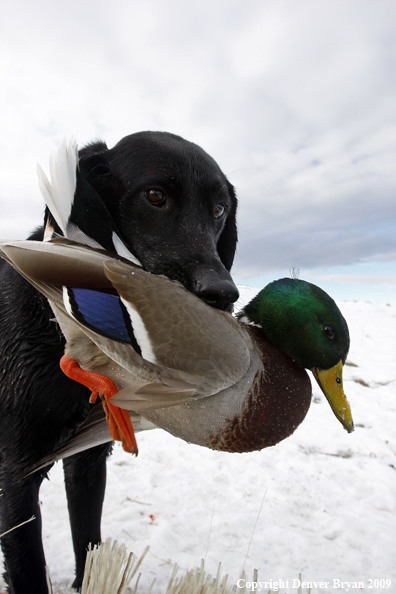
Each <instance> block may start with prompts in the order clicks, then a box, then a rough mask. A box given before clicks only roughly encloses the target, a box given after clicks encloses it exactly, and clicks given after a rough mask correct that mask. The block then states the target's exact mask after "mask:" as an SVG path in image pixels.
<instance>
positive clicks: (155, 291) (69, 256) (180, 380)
mask: <svg viewBox="0 0 396 594" xmlns="http://www.w3.org/2000/svg"><path fill="white" fill-rule="evenodd" d="M0 250H1V251H2V252H3V256H4V257H6V259H7V260H8V261H9V262H10V263H12V264H13V265H14V266H15V267H16V268H17V269H18V271H19V272H20V273H21V274H22V275H23V276H25V278H27V280H29V282H31V283H32V284H33V285H34V286H35V287H36V288H37V289H38V290H39V291H40V292H42V293H43V294H44V295H45V296H46V297H47V298H48V299H49V300H50V302H51V305H52V307H53V309H54V308H55V309H56V308H57V309H58V311H56V312H55V313H56V315H57V317H58V320H60V319H61V318H62V321H61V326H62V329H63V330H64V331H65V324H67V323H70V324H72V325H77V326H78V327H79V329H80V330H81V331H82V332H84V334H85V335H86V336H88V337H89V338H90V339H91V340H92V342H94V343H95V344H96V345H97V346H98V347H99V349H100V350H102V352H104V353H105V354H106V355H107V356H108V357H110V359H112V360H113V361H114V362H115V363H117V365H119V366H121V367H123V368H124V369H125V370H126V371H130V372H131V373H135V374H136V373H137V372H139V370H144V373H145V375H146V377H147V373H148V374H149V377H150V378H151V381H147V382H145V385H144V386H143V387H142V385H141V384H139V385H133V384H132V385H130V387H128V388H126V389H125V390H123V391H121V392H119V393H118V394H117V395H116V396H115V397H113V398H114V404H116V405H118V402H119V403H120V405H121V406H122V407H123V408H128V409H129V410H148V409H152V408H161V407H163V406H174V405H177V404H181V403H183V402H188V401H189V400H190V399H191V398H200V397H204V396H209V395H212V394H215V393H217V392H219V391H221V390H224V389H225V388H227V387H229V386H231V385H233V384H234V383H236V382H237V381H239V379H240V378H241V377H242V376H243V375H244V374H245V373H246V371H247V369H248V367H249V364H250V351H251V348H252V345H251V341H250V339H249V337H248V335H247V333H246V332H245V331H244V330H242V329H241V327H240V326H239V325H238V323H237V322H236V321H235V320H234V319H233V318H232V316H230V315H229V314H226V313H224V312H221V311H219V310H215V309H213V308H211V307H209V306H208V305H206V304H205V303H203V302H202V301H201V300H199V299H198V298H197V297H196V296H194V295H192V294H191V293H189V292H188V291H187V290H186V289H184V287H182V285H180V284H179V283H177V282H174V281H170V280H169V279H167V278H165V277H160V276H156V275H152V274H150V273H147V272H144V271H143V270H141V269H140V268H138V267H137V266H134V265H132V264H130V263H127V262H126V261H121V260H120V261H118V260H114V258H111V257H109V255H108V254H107V253H106V252H103V251H99V250H94V249H90V248H88V247H86V246H81V245H77V244H74V243H73V242H70V241H67V240H64V239H62V240H58V241H55V242H32V241H27V242H1V243H0ZM44 281H45V282H44ZM55 283H58V284H55ZM64 283H67V284H68V285H69V287H72V288H68V289H67V288H65V287H63V288H62V287H61V286H60V285H63V284H64ZM109 284H110V285H111V286H112V287H114V288H115V289H116V291H117V292H118V295H106V293H102V292H101V293H96V292H94V294H93V295H95V294H96V295H97V297H100V298H96V297H95V298H93V297H91V296H90V293H89V291H90V290H91V289H92V288H95V287H96V288H103V287H108V286H109ZM73 287H82V288H79V289H78V291H77V290H76V289H73ZM70 293H71V294H72V297H73V300H74V305H71V297H70ZM114 299H115V300H118V301H119V300H120V301H121V302H122V307H123V315H119V316H118V318H117V319H116V318H115V317H112V318H111V320H110V322H111V324H110V326H113V327H116V329H117V328H118V326H117V324H120V325H121V326H122V325H123V324H124V321H125V318H127V321H129V323H130V324H129V325H130V327H131V328H132V330H133V335H134V337H135V338H136V342H137V345H138V349H136V348H134V346H133V344H132V342H129V343H128V342H127V341H125V340H117V339H116V336H115V335H114V332H109V331H108V330H106V324H105V325H103V320H105V322H106V323H107V319H106V316H107V317H109V316H110V313H109V312H110V311H111V307H110V304H109V301H110V300H114ZM84 300H85V302H86V305H85V310H84V307H83V306H84V303H83V301H84ZM106 300H108V301H106ZM99 306H100V307H99ZM78 308H80V309H78ZM77 309H78V311H77ZM86 312H87V313H86ZM58 314H60V315H58ZM78 314H79V315H78ZM124 314H125V315H124ZM62 322H63V324H62ZM108 326H109V325H108V324H107V327H108ZM121 329H122V328H121ZM66 330H67V328H66ZM123 330H124V331H125V328H123ZM65 335H66V337H67V332H65ZM139 353H140V354H141V355H142V356H141V357H140V355H139ZM147 384H149V385H147Z"/></svg>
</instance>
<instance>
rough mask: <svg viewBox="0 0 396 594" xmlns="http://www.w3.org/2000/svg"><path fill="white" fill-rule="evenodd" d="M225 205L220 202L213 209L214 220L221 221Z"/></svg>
mask: <svg viewBox="0 0 396 594" xmlns="http://www.w3.org/2000/svg"><path fill="white" fill-rule="evenodd" d="M225 209H226V207H225V204H223V202H220V203H219V204H216V206H215V209H214V217H215V219H221V217H222V216H223V215H224V213H225Z"/></svg>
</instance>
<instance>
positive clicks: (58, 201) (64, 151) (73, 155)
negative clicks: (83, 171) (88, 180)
mask: <svg viewBox="0 0 396 594" xmlns="http://www.w3.org/2000/svg"><path fill="white" fill-rule="evenodd" d="M77 163H78V152H77V143H76V141H75V140H71V141H70V142H69V144H67V143H66V140H65V139H64V140H63V142H62V144H61V145H60V147H59V148H58V150H57V151H55V150H54V151H52V153H51V157H50V163H49V165H50V177H51V181H49V180H48V178H47V176H46V175H45V173H44V171H43V170H42V168H41V167H40V165H39V164H37V175H38V181H39V187H40V190H41V193H42V195H43V198H44V200H45V203H46V204H47V206H48V208H49V209H50V211H51V213H52V215H53V217H54V218H55V220H56V222H57V223H58V225H59V227H60V228H61V230H62V233H63V234H64V235H65V236H66V227H67V223H68V220H69V217H70V212H71V209H72V205H73V200H74V192H75V189H76V168H77Z"/></svg>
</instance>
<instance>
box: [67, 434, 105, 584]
mask: <svg viewBox="0 0 396 594" xmlns="http://www.w3.org/2000/svg"><path fill="white" fill-rule="evenodd" d="M111 448H112V444H108V443H107V444H104V445H101V446H97V447H96V448H91V449H89V450H86V451H85V452H81V453H79V454H75V455H74V456H71V457H70V458H66V459H65V460H64V461H63V468H64V473H65V486H66V494H67V501H68V508H69V516H70V525H71V531H72V538H73V547H74V554H75V557H76V579H75V580H74V582H73V587H74V588H79V587H81V584H82V580H83V576H84V567H85V558H86V554H87V548H88V544H89V543H92V545H94V544H98V543H100V540H101V536H100V521H101V517H102V506H103V500H104V494H105V487H106V457H107V456H108V454H109V453H110V451H111Z"/></svg>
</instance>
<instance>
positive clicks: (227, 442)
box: [209, 326, 312, 452]
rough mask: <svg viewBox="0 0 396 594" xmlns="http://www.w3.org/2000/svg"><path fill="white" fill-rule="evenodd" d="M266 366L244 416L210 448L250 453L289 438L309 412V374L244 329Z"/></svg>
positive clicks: (259, 373) (218, 435)
mask: <svg viewBox="0 0 396 594" xmlns="http://www.w3.org/2000/svg"><path fill="white" fill-rule="evenodd" d="M245 328H246V330H247V331H248V332H249V334H250V336H251V338H252V340H253V342H254V344H255V345H256V348H257V350H258V351H259V353H260V357H261V360H262V363H263V369H262V370H259V371H257V372H256V374H255V377H254V381H253V382H252V385H251V388H250V390H249V392H248V395H247V397H246V400H245V404H244V407H243V409H242V413H241V415H236V416H234V417H233V418H232V419H230V420H229V421H228V422H227V425H226V427H225V428H224V429H222V430H220V431H218V432H217V433H216V434H214V435H213V436H212V438H211V440H210V444H209V447H211V448H213V449H215V450H223V451H226V452H251V451H255V450H261V449H262V448H265V447H269V446H273V445H275V444H277V443H278V442H280V441H282V440H283V439H285V438H286V437H289V435H291V434H292V433H293V432H294V431H295V429H296V428H297V427H298V426H299V425H300V423H301V422H302V421H303V420H304V418H305V415H306V414H307V412H308V409H309V406H310V403H311V396H312V386H311V382H310V380H309V377H308V374H307V372H306V371H305V369H303V368H302V367H300V366H299V365H297V364H296V363H294V361H293V360H292V359H291V358H290V357H289V356H288V355H286V354H285V353H283V352H282V351H280V350H279V349H278V348H277V347H275V346H274V345H273V344H271V343H270V342H269V341H268V340H267V339H266V338H265V337H264V335H263V333H262V330H261V329H260V328H257V327H255V326H245Z"/></svg>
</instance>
